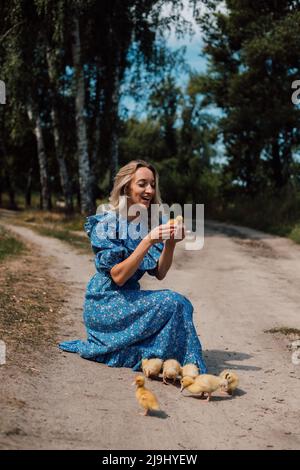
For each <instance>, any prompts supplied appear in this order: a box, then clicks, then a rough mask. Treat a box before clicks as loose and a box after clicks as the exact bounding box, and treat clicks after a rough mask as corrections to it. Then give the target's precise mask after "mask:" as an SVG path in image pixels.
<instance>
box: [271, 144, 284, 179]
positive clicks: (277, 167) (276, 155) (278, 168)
mask: <svg viewBox="0 0 300 470" xmlns="http://www.w3.org/2000/svg"><path fill="white" fill-rule="evenodd" d="M272 169H273V177H274V182H275V186H276V188H282V186H283V185H284V181H283V174H282V162H281V158H280V148H279V143H278V140H277V138H276V139H275V140H274V141H273V143H272Z"/></svg>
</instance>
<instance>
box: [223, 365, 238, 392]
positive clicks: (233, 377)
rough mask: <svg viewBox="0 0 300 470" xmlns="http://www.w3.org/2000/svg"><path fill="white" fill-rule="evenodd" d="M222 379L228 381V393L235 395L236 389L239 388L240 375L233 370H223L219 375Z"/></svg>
mask: <svg viewBox="0 0 300 470" xmlns="http://www.w3.org/2000/svg"><path fill="white" fill-rule="evenodd" d="M219 377H221V378H222V379H226V380H227V382H228V387H227V393H228V394H229V395H233V392H234V390H235V389H236V388H237V386H238V384H239V378H238V375H237V374H236V373H235V372H232V370H223V372H221V374H220V375H219Z"/></svg>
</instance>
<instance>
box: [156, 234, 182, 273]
mask: <svg viewBox="0 0 300 470" xmlns="http://www.w3.org/2000/svg"><path fill="white" fill-rule="evenodd" d="M184 228H185V227H184V225H183V226H182V227H181V229H182V233H181V237H180V238H174V235H175V233H176V232H174V233H173V234H172V235H171V238H170V239H168V240H166V241H165V246H164V249H163V251H162V254H161V256H160V258H159V260H158V266H157V271H156V278H157V279H158V280H159V281H161V280H162V279H164V278H165V277H166V274H167V272H168V271H169V269H170V267H171V265H172V262H173V255H174V250H175V247H176V243H178V242H180V241H181V240H183V239H184V237H185V231H184Z"/></svg>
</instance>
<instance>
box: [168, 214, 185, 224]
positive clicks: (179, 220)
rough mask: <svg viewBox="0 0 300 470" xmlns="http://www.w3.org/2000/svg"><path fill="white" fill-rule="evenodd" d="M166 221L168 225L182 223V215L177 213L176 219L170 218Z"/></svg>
mask: <svg viewBox="0 0 300 470" xmlns="http://www.w3.org/2000/svg"><path fill="white" fill-rule="evenodd" d="M167 223H168V224H169V225H175V224H176V225H177V224H182V223H183V217H182V215H178V216H177V217H176V219H170V220H169V221H168V222H167Z"/></svg>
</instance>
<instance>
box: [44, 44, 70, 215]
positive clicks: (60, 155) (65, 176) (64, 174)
mask: <svg viewBox="0 0 300 470" xmlns="http://www.w3.org/2000/svg"><path fill="white" fill-rule="evenodd" d="M46 55H47V63H48V74H49V80H50V89H51V119H52V123H53V135H54V145H55V154H56V159H57V163H58V169H59V178H60V185H61V189H62V193H63V196H64V199H65V203H66V212H67V213H70V212H73V199H72V186H71V181H70V177H69V173H68V169H67V164H66V159H65V157H64V152H63V148H62V144H61V137H60V132H59V114H58V102H57V96H56V88H57V83H56V80H55V75H56V74H55V64H54V60H53V57H52V54H51V50H50V49H48V50H47V54H46Z"/></svg>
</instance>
